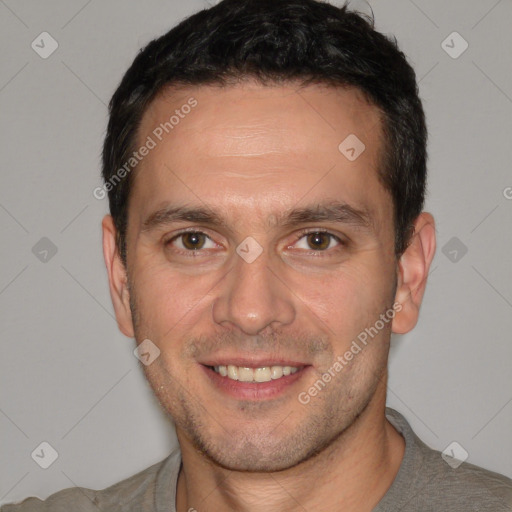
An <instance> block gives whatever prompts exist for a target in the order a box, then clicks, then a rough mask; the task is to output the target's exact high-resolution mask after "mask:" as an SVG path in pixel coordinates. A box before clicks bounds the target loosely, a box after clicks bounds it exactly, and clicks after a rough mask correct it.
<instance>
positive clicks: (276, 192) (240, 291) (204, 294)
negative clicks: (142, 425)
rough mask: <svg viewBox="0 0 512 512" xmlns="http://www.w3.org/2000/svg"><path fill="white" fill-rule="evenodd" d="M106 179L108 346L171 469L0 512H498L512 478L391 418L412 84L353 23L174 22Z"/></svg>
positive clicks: (419, 189)
mask: <svg viewBox="0 0 512 512" xmlns="http://www.w3.org/2000/svg"><path fill="white" fill-rule="evenodd" d="M103 176H104V179H105V187H104V189H102V190H103V191H105V192H108V194H109V201H110V213H111V215H107V216H106V217H105V218H104V220H103V235H104V238H103V245H104V256H105V262H106V265H107V269H108V275H109V283H110V291H111V296H112V301H113V305H114V309H115V313H116V317H117V321H118V325H119V328H120V330H121V331H122V332H123V333H124V334H125V335H127V336H129V337H135V339H136V340H137V343H138V346H139V348H140V354H141V359H142V360H143V362H144V366H143V368H144V371H145V373H146V376H147V378H148V380H149V382H150V384H151V386H152V388H153V390H154V392H155V394H156V395H157V397H158V399H159V401H160V402H161V404H162V406H163V407H164V409H165V410H166V411H167V412H168V413H169V415H170V416H171V417H172V419H173V420H174V422H175V424H176V431H177V436H178V440H179V449H178V450H176V451H175V452H173V453H172V454H171V455H170V456H169V457H168V458H166V459H165V460H163V461H162V462H161V463H159V464H156V465H154V466H152V467H150V468H148V469H146V470H144V471H142V472H141V473H139V474H137V475H135V476H133V477H131V478H130V479H128V480H125V481H123V482H120V483H118V484H116V485H114V486H112V487H109V488H108V489H105V490H102V491H93V490H89V489H81V488H80V489H76V488H75V489H66V490H63V491H61V492H58V493H56V494H54V495H52V496H50V497H49V498H48V499H47V500H45V501H44V502H42V501H41V500H38V499H36V498H29V499H27V500H25V501H23V502H22V503H21V504H19V505H6V506H4V507H2V511H3V512H11V511H20V512H25V511H45V510H48V511H50V510H66V511H71V510H72V511H93V510H95V511H96V510H102V511H121V510H123V511H162V512H163V511H175V510H176V511H178V512H183V511H194V510H195V511H199V512H209V511H215V512H217V511H235V510H236V511H248V512H249V511H261V510H264V511H284V510H286V511H288V510H290V511H291V510H301V511H303V510H307V511H323V510H325V511H327V510H330V511H331V510H332V511H338V510H339V511H344V512H352V511H359V512H361V511H363V512H364V511H378V512H382V511H398V510H401V511H427V510H429V511H430V510H450V511H468V510H479V511H491V510H492V511H494V512H496V511H507V510H508V511H510V510H512V481H511V480H509V479H508V478H506V477H504V476H501V475H498V474H496V473H492V472H490V471H486V470H484V469H481V468H478V467H475V466H472V465H470V464H467V463H463V464H461V465H458V464H448V463H447V462H445V460H443V458H442V457H441V455H440V454H439V453H438V452H436V451H434V450H431V449H430V448H428V447H427V446H426V445H424V444H423V443H422V442H421V441H420V440H419V439H418V438H417V437H416V436H415V434H414V433H413V431H412V430H411V428H410V426H409V425H408V423H407V422H406V420H405V419H404V417H403V416H401V415H400V414H399V413H398V412H396V411H393V410H391V409H386V407H385V404H386V382H387V358H388V351H389V340H390V336H391V333H392V332H393V333H398V334H401V333H406V332H408V331H410V330H411V329H413V328H414V326H415V324H416V322H417V320H418V314H419V309H420V305H421V302H422V298H423V294H424V291H425V286H426V280H427V276H428V271H429V267H430V263H431V261H432V259H433V256H434V253H435V228H434V219H433V218H432V215H430V214H429V213H426V212H423V211H422V208H423V203H424V194H425V181H426V127H425V120H424V114H423V110H422V106H421V102H420V100H419V98H418V94H417V85H416V81H415V75H414V72H413V70H412V69H411V67H410V66H409V64H408V63H407V61H406V59H405V57H404V55H403V54H402V53H401V52H400V51H399V50H398V48H397V47H396V44H395V43H393V42H391V41H390V40H388V39H387V38H385V37H384V36H383V35H381V34H379V33H378V32H376V31H374V30H373V28H372V25H371V23H370V22H369V21H368V20H366V19H364V18H363V17H361V16H359V15H357V14H355V13H351V12H349V11H348V10H347V9H346V8H341V9H340V8H336V7H334V6H331V5H329V4H325V3H319V2H315V1H313V0H243V1H240V0H224V1H223V2H221V3H220V4H218V5H216V6H214V7H212V8H211V9H208V10H205V11H202V12H199V13H198V14H196V15H194V16H192V17H190V18H188V19H187V20H185V21H183V22H182V23H181V24H180V25H178V26H177V27H176V28H174V29H173V30H171V31H170V32H169V33H168V34H166V35H164V36H163V37H161V38H159V39H156V40H155V41H153V42H151V43H150V44H149V45H148V46H147V47H146V48H145V49H144V50H143V51H142V52H141V53H140V54H139V55H138V56H137V58H136V59H135V61H134V63H133V65H132V66H131V67H130V69H129V70H128V72H127V73H126V75H125V77H124V78H123V81H122V83H121V85H120V86H119V88H118V90H117V91H116V93H115V94H114V96H113V98H112V101H111V104H110V121H109V126H108V132H107V136H106V140H105V145H104V152H103ZM102 190H99V191H98V193H101V192H102ZM456 466H457V467H456Z"/></svg>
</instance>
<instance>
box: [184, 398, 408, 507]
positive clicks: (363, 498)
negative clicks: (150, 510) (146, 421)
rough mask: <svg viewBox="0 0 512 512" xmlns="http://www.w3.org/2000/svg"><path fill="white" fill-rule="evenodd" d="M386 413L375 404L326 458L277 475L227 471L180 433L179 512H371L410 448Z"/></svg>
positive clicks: (379, 402) (382, 405)
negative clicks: (273, 511) (311, 511)
mask: <svg viewBox="0 0 512 512" xmlns="http://www.w3.org/2000/svg"><path fill="white" fill-rule="evenodd" d="M374 398H376V397H374ZM384 409H385V397H384V400H382V399H381V400H376V401H375V402H374V401H372V402H370V404H369V405H368V407H367V408H366V409H365V410H364V411H363V413H361V415H360V416H359V417H358V419H357V420H356V421H355V422H354V423H353V424H352V425H351V426H350V427H349V428H348V429H347V430H346V431H344V432H343V433H342V434H341V435H340V436H339V437H338V438H337V439H336V440H335V441H334V442H333V443H332V444H331V445H329V446H328V447H327V448H326V449H324V450H323V451H322V452H320V453H319V454H317V455H316V456H314V457H312V458H310V459H308V460H306V461H304V462H302V463H300V464H298V465H297V466H294V467H292V468H289V469H286V470H283V471H279V472H274V473H248V472H239V471H230V470H228V469H225V468H222V467H220V466H218V465H216V464H214V463H213V462H211V461H210V460H209V459H207V458H206V457H205V456H204V455H202V454H200V453H199V452H198V451H197V450H195V448H194V447H193V446H191V445H190V443H187V442H186V441H184V440H183V439H182V438H183V436H182V435H181V433H180V432H178V438H179V440H180V446H181V452H182V461H183V465H182V470H181V472H180V475H179V478H178V486H177V511H178V512H185V511H188V510H190V509H191V510H194V509H197V510H198V511H200V512H210V511H212V512H213V511H215V512H224V511H226V512H228V511H232V510H237V511H239V512H260V511H261V512H263V511H265V512H268V510H290V511H295V510H297V511H303V510H333V511H336V510H343V512H352V511H356V510H357V511H358V512H365V511H368V512H370V511H371V510H372V509H373V508H374V507H375V506H376V505H377V503H378V502H379V501H380V499H381V498H382V496H384V494H385V493H386V491H387V490H388V488H389V487H390V486H391V484H392V482H393V479H394V478H395V476H396V474H397V472H398V469H399V467H400V463H401V461H402V458H403V454H404V448H405V442H404V440H403V438H402V436H401V435H400V434H399V433H398V432H397V431H396V430H395V429H394V427H393V426H392V425H391V424H390V423H389V422H388V421H387V419H386V417H385V414H384ZM182 441H184V442H182Z"/></svg>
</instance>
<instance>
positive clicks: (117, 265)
mask: <svg viewBox="0 0 512 512" xmlns="http://www.w3.org/2000/svg"><path fill="white" fill-rule="evenodd" d="M101 227H102V231H103V257H104V259H105V265H106V267H107V274H108V282H109V288H110V298H111V299H112V305H113V306H114V311H115V315H116V320H117V325H118V327H119V330H120V331H121V332H122V333H123V334H124V335H125V336H128V337H129V338H133V337H134V330H133V322H132V315H131V310H130V293H129V289H128V277H127V273H126V268H125V266H124V264H123V262H122V261H121V257H120V255H119V250H118V247H117V244H116V228H115V225H114V220H113V218H112V216H111V215H105V217H104V218H103V221H102V223H101Z"/></svg>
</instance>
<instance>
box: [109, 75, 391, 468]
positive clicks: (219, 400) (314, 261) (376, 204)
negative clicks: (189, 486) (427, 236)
mask: <svg viewBox="0 0 512 512" xmlns="http://www.w3.org/2000/svg"><path fill="white" fill-rule="evenodd" d="M184 105H189V106H190V107H191V108H187V107H184ZM176 111H178V112H176ZM172 115H175V119H173V120H172V121H171V124H172V128H170V126H171V124H168V125H165V124H164V123H166V122H168V123H169V120H170V117H171V116H172ZM178 118H179V121H178V122H176V120H177V119H178ZM162 126H166V128H167V130H166V129H164V128H162ZM167 132H168V133H167ZM354 135H355V136H356V137H357V139H359V141H361V142H362V143H363V144H364V145H365V149H364V151H363V152H362V153H360V154H359V155H358V153H359V150H360V148H362V146H358V144H360V143H359V142H357V139H354V137H353V136H354ZM348 136H351V137H352V138H351V139H348V140H349V141H351V143H350V144H348V148H347V146H343V145H342V150H340V149H339V146H340V143H342V142H343V141H344V140H345V139H346V138H347V137H348ZM148 137H150V138H151V139H152V140H153V142H154V143H155V145H154V147H153V148H151V149H150V151H148V153H147V155H146V156H144V158H143V159H142V160H141V162H140V163H139V165H138V167H137V171H136V174H135V175H134V178H135V179H134V183H133V188H132V191H131V198H130V204H129V216H128V233H127V254H128V259H127V280H128V285H129V286H128V287H127V291H126V293H124V294H123V300H124V305H125V309H126V310H127V311H128V310H129V311H130V313H131V317H130V314H129V313H127V312H125V313H123V312H122V311H121V310H122V307H120V308H116V312H117V313H118V320H119V323H120V326H121V329H122V330H123V332H125V334H127V335H129V336H132V335H134V336H135V337H136V339H137V342H138V343H140V342H142V341H143V340H145V339H149V340H151V342H152V343H153V344H154V345H156V347H158V349H159V350H160V355H159V356H158V357H157V358H156V359H155V360H154V361H153V362H152V363H151V364H150V365H148V366H144V370H145V373H146V376H147V378H148V380H149V382H150V384H151V386H152V388H153V390H154V392H155V394H156V395H157V397H158V399H159V400H160V402H161V404H162V406H163V407H164V408H165V409H166V411H168V413H169V414H170V415H171V416H172V418H173V419H174V422H175V424H176V428H177V433H178V437H179V440H180V444H181V445H182V448H183V447H185V446H193V447H195V448H198V449H199V450H201V451H202V452H203V453H204V454H205V455H206V456H207V457H208V458H209V459H210V460H211V461H215V462H216V463H217V464H219V465H221V466H224V467H227V468H230V469H238V470H249V471H275V470H279V469H284V468H288V467H292V466H294V465H296V464H298V463H299V462H301V461H304V460H306V459H308V458H309V457H311V456H312V455H313V454H314V453H315V452H317V451H318V450H320V449H322V448H324V447H326V446H327V445H329V443H332V442H333V441H334V440H335V439H337V438H338V437H339V435H340V433H342V432H343V431H344V430H345V429H346V428H347V427H348V426H350V425H351V424H352V423H353V422H354V421H355V418H356V417H357V416H358V415H359V414H360V413H361V412H362V411H363V410H364V409H365V408H366V407H367V406H368V404H370V403H371V402H372V400H374V399H375V396H376V394H377V391H378V390H382V383H383V380H382V378H383V377H384V376H385V371H386V363H387V354H388V349H389V337H390V332H391V326H392V321H391V320H390V318H391V316H390V314H389V311H390V310H392V307H393V303H394V301H395V290H396V285H397V273H396V270H397V266H396V260H395V257H394V251H393V249H394V226H393V222H392V219H393V208H392V199H391V196H390V195H389V194H388V193H387V192H386V191H385V190H384V189H383V187H382V185H381V184H380V183H379V180H378V178H377V169H378V166H379V162H380V159H379V155H380V152H381V149H382V136H381V124H380V120H379V113H378V110H377V109H376V108H375V107H373V106H371V105H369V104H368V103H367V102H366V101H365V99H364V98H363V97H362V95H361V94H360V93H358V92H357V91H355V90H349V89H334V88H327V87H325V86H323V87H322V86H316V85H315V86H307V87H305V88H303V89H300V90H299V89H298V88H297V87H296V86H292V85H289V86H282V85H280V86H272V87H270V86H261V85H258V84H255V83H252V82H246V83H244V84H243V85H236V86H229V87H225V88H220V87H215V86H211V87H210V86H208V87H207V86H201V87H196V88H187V89H181V90H169V91H166V92H165V93H162V94H161V95H160V96H159V97H158V98H157V99H156V100H155V101H154V102H153V103H152V105H151V106H150V108H149V109H148V110H147V112H146V113H145V115H144V118H143V121H142V124H141V126H140V130H139V143H140V145H142V144H144V143H146V142H147V141H148V140H149V139H148ZM160 139H161V140H160ZM354 141H356V142H354ZM150 145H152V144H151V143H150ZM351 147H353V148H354V151H352V150H351V149H350V148H351ZM354 156H356V158H355V159H354ZM348 157H350V158H348ZM127 303H129V307H127V306H126V304H127ZM386 312H387V313H388V315H387V316H386V318H387V321H386V322H383V321H382V320H381V321H380V322H378V320H379V318H381V319H382V316H381V315H382V314H386ZM376 326H377V327H378V328H377V327H376ZM372 327H373V329H374V331H377V334H374V335H373V336H372V337H370V336H368V335H367V343H366V344H363V343H361V339H362V338H361V333H363V332H365V329H370V328H372ZM132 328H133V330H132ZM374 331H371V332H372V333H373V332H374ZM366 333H368V331H366ZM358 336H360V337H359V341H358ZM362 337H363V338H364V335H362ZM354 340H355V341H356V342H357V345H358V346H359V347H360V349H361V350H360V351H359V352H358V353H357V354H354V352H355V350H354V351H353V357H352V358H351V359H350V360H347V358H346V357H344V354H346V353H347V351H350V350H351V347H353V346H354V345H353V341H354ZM340 358H341V359H340ZM341 360H343V361H344V362H343V363H341V362H340V361H341ZM336 361H338V362H340V365H341V369H340V365H336ZM286 367H291V369H290V368H286ZM226 373H228V375H226ZM327 374H329V375H330V378H328V377H326V375H327ZM236 379H238V380H236ZM259 381H261V382H259ZM319 381H322V383H323V384H319ZM315 383H316V387H315ZM313 389H316V392H315V391H314V390H313ZM312 390H313V391H312Z"/></svg>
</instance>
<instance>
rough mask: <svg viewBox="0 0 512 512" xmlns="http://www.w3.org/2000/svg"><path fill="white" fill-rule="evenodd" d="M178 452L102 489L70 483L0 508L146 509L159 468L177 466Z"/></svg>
mask: <svg viewBox="0 0 512 512" xmlns="http://www.w3.org/2000/svg"><path fill="white" fill-rule="evenodd" d="M179 461H180V459H179V452H176V451H174V452H172V453H171V454H170V455H169V456H168V457H166V458H165V459H164V460H162V461H160V462H158V463H156V464H153V465H152V466H150V467H148V468H146V469H144V470H143V471H140V472H139V473H137V474H135V475H133V476H131V477H129V478H127V479H125V480H122V481H121V482H118V483H116V484H114V485H111V486H110V487H107V488H105V489H101V490H92V489H86V488H84V487H72V488H69V489H63V490H61V491H58V492H56V493H55V494H52V495H51V496H49V497H48V498H46V499H45V500H41V499H39V498H35V497H30V498H26V499H24V500H23V501H21V502H19V503H10V504H7V505H3V506H1V507H0V512H69V511H70V510H72V511H73V512H98V510H108V511H109V512H131V511H134V512H135V511H137V512H146V511H148V512H149V511H152V510H153V507H154V505H153V504H154V499H155V493H156V492H157V488H158V481H159V480H160V479H161V474H162V472H164V471H166V472H167V473H169V472H172V471H173V470H177V469H178V468H179Z"/></svg>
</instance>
